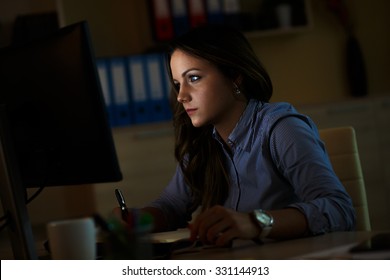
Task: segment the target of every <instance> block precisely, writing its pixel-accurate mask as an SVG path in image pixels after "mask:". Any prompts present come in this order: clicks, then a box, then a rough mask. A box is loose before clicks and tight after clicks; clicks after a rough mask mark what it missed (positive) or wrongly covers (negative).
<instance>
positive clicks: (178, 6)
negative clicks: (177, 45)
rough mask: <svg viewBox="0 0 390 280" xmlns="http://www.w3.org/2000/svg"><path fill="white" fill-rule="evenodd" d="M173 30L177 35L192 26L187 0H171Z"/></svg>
mask: <svg viewBox="0 0 390 280" xmlns="http://www.w3.org/2000/svg"><path fill="white" fill-rule="evenodd" d="M171 7H172V20H173V30H174V33H175V36H178V35H181V34H183V33H185V32H187V31H188V30H189V28H190V23H189V18H188V10H187V0H171Z"/></svg>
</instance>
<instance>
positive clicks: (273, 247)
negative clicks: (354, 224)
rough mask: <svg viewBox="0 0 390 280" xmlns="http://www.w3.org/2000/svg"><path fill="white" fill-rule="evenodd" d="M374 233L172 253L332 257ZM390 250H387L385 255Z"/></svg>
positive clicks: (188, 256)
mask: <svg viewBox="0 0 390 280" xmlns="http://www.w3.org/2000/svg"><path fill="white" fill-rule="evenodd" d="M374 234H376V232H361V231H359V232H333V233H327V234H324V235H320V236H315V237H307V238H300V239H293V240H284V241H268V242H265V243H264V244H261V245H258V244H255V243H254V242H252V241H247V240H237V241H235V243H234V244H233V247H232V248H210V249H200V250H199V251H197V252H191V253H183V254H177V255H175V254H174V255H173V259H187V260H199V259H209V260H216V259H230V260H233V259H234V260H243V259H248V260H249V259H267V260H286V259H321V258H324V259H329V258H330V259H332V258H349V257H351V256H347V255H346V254H345V252H347V251H348V249H349V248H350V247H352V246H353V245H355V244H357V243H359V242H361V241H363V240H366V239H368V238H369V237H371V236H372V235H374ZM388 258H390V252H387V258H386V259H388Z"/></svg>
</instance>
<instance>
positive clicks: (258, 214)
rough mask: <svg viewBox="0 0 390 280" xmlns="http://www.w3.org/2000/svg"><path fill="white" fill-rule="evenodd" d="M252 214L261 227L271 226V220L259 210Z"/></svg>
mask: <svg viewBox="0 0 390 280" xmlns="http://www.w3.org/2000/svg"><path fill="white" fill-rule="evenodd" d="M254 212H255V216H256V219H257V221H259V223H260V224H261V225H262V227H269V226H272V222H273V219H272V217H271V216H270V215H268V214H267V213H265V212H264V211H261V210H255V211H254Z"/></svg>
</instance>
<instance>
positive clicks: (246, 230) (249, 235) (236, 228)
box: [189, 205, 260, 246]
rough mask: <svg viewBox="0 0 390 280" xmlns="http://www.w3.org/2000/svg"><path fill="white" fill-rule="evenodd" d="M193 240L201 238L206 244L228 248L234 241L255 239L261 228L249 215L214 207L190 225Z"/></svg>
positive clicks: (218, 206)
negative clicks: (237, 239)
mask: <svg viewBox="0 0 390 280" xmlns="http://www.w3.org/2000/svg"><path fill="white" fill-rule="evenodd" d="M189 227H190V230H191V239H196V238H199V239H200V240H201V241H202V243H204V244H215V245H217V246H227V245H228V244H230V243H231V242H232V241H233V240H234V239H236V238H240V239H253V238H255V237H256V236H258V235H259V234H260V228H259V227H258V226H257V225H256V224H255V223H254V222H253V220H252V218H251V217H250V214H249V213H239V212H236V211H234V210H231V209H228V208H225V207H222V206H220V205H217V206H214V207H212V208H210V209H207V210H205V211H204V212H202V213H201V214H199V215H198V216H197V217H196V219H195V221H194V222H193V223H192V224H190V226H189Z"/></svg>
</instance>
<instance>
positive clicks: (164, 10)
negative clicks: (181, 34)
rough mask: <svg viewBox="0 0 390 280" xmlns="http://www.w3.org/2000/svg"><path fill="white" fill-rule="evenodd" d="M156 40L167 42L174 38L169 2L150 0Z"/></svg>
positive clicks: (165, 0)
mask: <svg viewBox="0 0 390 280" xmlns="http://www.w3.org/2000/svg"><path fill="white" fill-rule="evenodd" d="M150 4H151V9H152V20H153V28H154V32H155V37H156V40H158V41H167V40H171V39H172V38H173V37H174V30H173V22H172V14H171V10H170V3H169V0H150Z"/></svg>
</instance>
